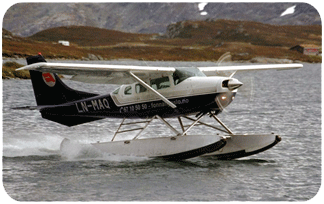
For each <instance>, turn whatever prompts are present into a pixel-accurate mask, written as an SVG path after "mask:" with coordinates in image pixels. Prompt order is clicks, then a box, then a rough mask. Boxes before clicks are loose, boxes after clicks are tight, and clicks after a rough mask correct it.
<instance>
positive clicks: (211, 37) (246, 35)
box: [167, 20, 322, 47]
mask: <svg viewBox="0 0 324 204" xmlns="http://www.w3.org/2000/svg"><path fill="white" fill-rule="evenodd" d="M167 36H168V37H169V38H182V39H192V40H193V41H195V43H197V44H202V45H208V44H209V45H216V44H219V43H221V42H246V43H251V44H253V45H261V46H282V47H292V46H294V45H297V44H313V45H318V46H321V41H322V27H321V26H320V25H312V26H287V25H285V26H282V25H280V26H279V25H270V24H263V23H258V22H251V21H232V20H216V21H184V22H178V23H176V24H171V25H169V26H168V31H167Z"/></svg>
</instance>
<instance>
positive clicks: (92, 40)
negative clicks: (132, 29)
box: [28, 26, 152, 46]
mask: <svg viewBox="0 0 324 204" xmlns="http://www.w3.org/2000/svg"><path fill="white" fill-rule="evenodd" d="M151 36H152V35H148V34H135V33H124V32H120V31H114V30H107V29H102V28H95V27H89V26H69V27H58V28H51V29H47V30H44V31H41V32H38V33H36V34H34V35H32V36H30V37H28V39H31V40H35V41H45V42H58V41H59V40H66V41H70V42H72V43H73V44H76V45H78V46H100V45H115V44H117V43H122V42H141V41H142V40H145V39H149V38H150V37H151Z"/></svg>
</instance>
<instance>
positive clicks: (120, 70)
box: [17, 62, 175, 84]
mask: <svg viewBox="0 0 324 204" xmlns="http://www.w3.org/2000/svg"><path fill="white" fill-rule="evenodd" d="M19 70H36V71H41V72H50V73H57V74H66V75H72V76H73V77H72V78H71V80H74V81H81V82H86V83H97V84H98V83H102V84H130V83H134V82H135V81H137V80H135V79H134V77H133V76H131V75H130V73H133V74H136V76H138V77H140V78H141V79H142V80H146V79H147V78H154V76H155V75H157V76H161V74H162V75H163V74H164V75H167V74H170V73H173V72H174V71H175V68H172V67H150V66H130V65H101V64H72V63H47V62H40V63H35V64H31V65H27V66H24V67H22V68H19V69H17V71H19Z"/></svg>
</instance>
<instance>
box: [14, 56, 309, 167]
mask: <svg viewBox="0 0 324 204" xmlns="http://www.w3.org/2000/svg"><path fill="white" fill-rule="evenodd" d="M26 60H27V65H26V66H24V67H21V68H19V69H17V70H18V71H19V70H29V72H30V76H31V82H32V86H33V89H34V94H35V98H36V103H37V106H26V107H18V109H29V110H39V111H40V113H41V116H42V117H43V118H44V119H47V120H50V121H53V122H56V123H59V124H61V125H65V126H69V127H71V126H76V125H81V124H83V123H89V122H93V121H97V120H102V119H105V118H117V119H118V118H119V119H122V122H121V123H120V125H119V126H118V127H117V130H116V132H115V134H114V135H113V136H111V139H109V141H97V142H94V143H91V145H92V146H93V147H94V148H96V149H98V151H102V152H105V153H109V154H113V155H129V156H140V157H150V158H162V159H166V160H174V161H179V160H184V159H189V158H193V157H197V156H208V157H213V158H215V159H223V160H230V159H236V158H240V157H245V156H250V155H253V154H257V153H259V152H262V151H265V150H267V149H269V148H271V147H273V146H274V145H276V144H277V143H278V142H279V141H280V140H281V138H280V136H279V135H277V134H274V133H271V134H234V133H233V132H232V131H231V130H230V129H229V127H227V126H226V125H225V124H224V123H223V122H222V121H221V120H220V119H219V118H218V117H217V115H218V114H220V113H221V112H222V111H223V110H224V109H225V108H226V107H227V106H228V105H229V104H230V103H231V102H232V101H233V100H234V98H235V95H236V93H237V91H238V89H239V88H240V87H241V86H242V85H243V83H242V82H240V81H239V80H238V79H236V78H233V76H234V75H235V73H237V72H241V71H255V70H271V69H274V70H285V69H298V68H302V67H303V65H302V64H265V65H243V66H213V67H159V66H131V65H103V64H77V63H50V62H46V60H45V59H44V57H43V56H42V55H41V54H40V53H39V54H38V55H35V56H29V57H27V58H26ZM58 74H62V75H70V76H71V78H70V79H71V80H74V81H79V82H84V83H100V84H117V85H120V86H119V88H117V89H116V90H114V91H113V92H111V93H107V94H104V95H99V94H96V93H89V92H84V91H79V90H74V89H72V88H70V87H68V86H67V85H66V84H65V83H64V82H63V81H62V80H61V79H60V78H59V77H58ZM205 116H209V117H210V118H212V121H215V124H209V123H206V122H203V121H202V120H201V119H202V118H203V117H205ZM168 118H174V119H173V120H172V121H173V122H174V121H176V123H178V124H177V127H175V126H174V124H173V125H172V124H171V123H170V122H168V121H167V119H168ZM153 120H158V121H160V122H161V123H162V124H164V125H165V127H166V128H168V129H170V132H172V134H171V135H169V136H158V135H153V136H149V137H145V138H141V135H142V133H143V131H144V130H145V129H146V128H147V127H148V126H149V125H150V124H151V122H152V121H153ZM184 120H186V122H188V121H189V122H190V123H189V124H188V125H185V123H184V122H183V121H184ZM138 125H139V126H140V127H138ZM197 125H202V126H205V127H206V128H213V129H214V130H215V131H213V132H215V134H204V135H197V134H189V132H190V130H191V129H192V128H193V127H194V126H197ZM134 126H135V128H134ZM179 127H180V128H179ZM132 131H137V134H136V135H135V136H134V137H133V138H132V139H127V140H125V139H122V140H116V138H117V136H118V135H120V134H122V133H127V134H128V133H129V132H132ZM68 142H69V139H64V140H63V141H62V143H61V148H62V147H64V145H66V144H67V143H68Z"/></svg>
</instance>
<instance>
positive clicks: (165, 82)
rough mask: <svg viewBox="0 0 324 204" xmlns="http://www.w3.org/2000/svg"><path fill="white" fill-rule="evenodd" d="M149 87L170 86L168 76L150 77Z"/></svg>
mask: <svg viewBox="0 0 324 204" xmlns="http://www.w3.org/2000/svg"><path fill="white" fill-rule="evenodd" d="M150 84H151V87H152V88H153V89H155V90H158V89H165V88H169V87H170V80H169V77H162V78H158V79H152V80H151V81H150Z"/></svg>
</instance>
